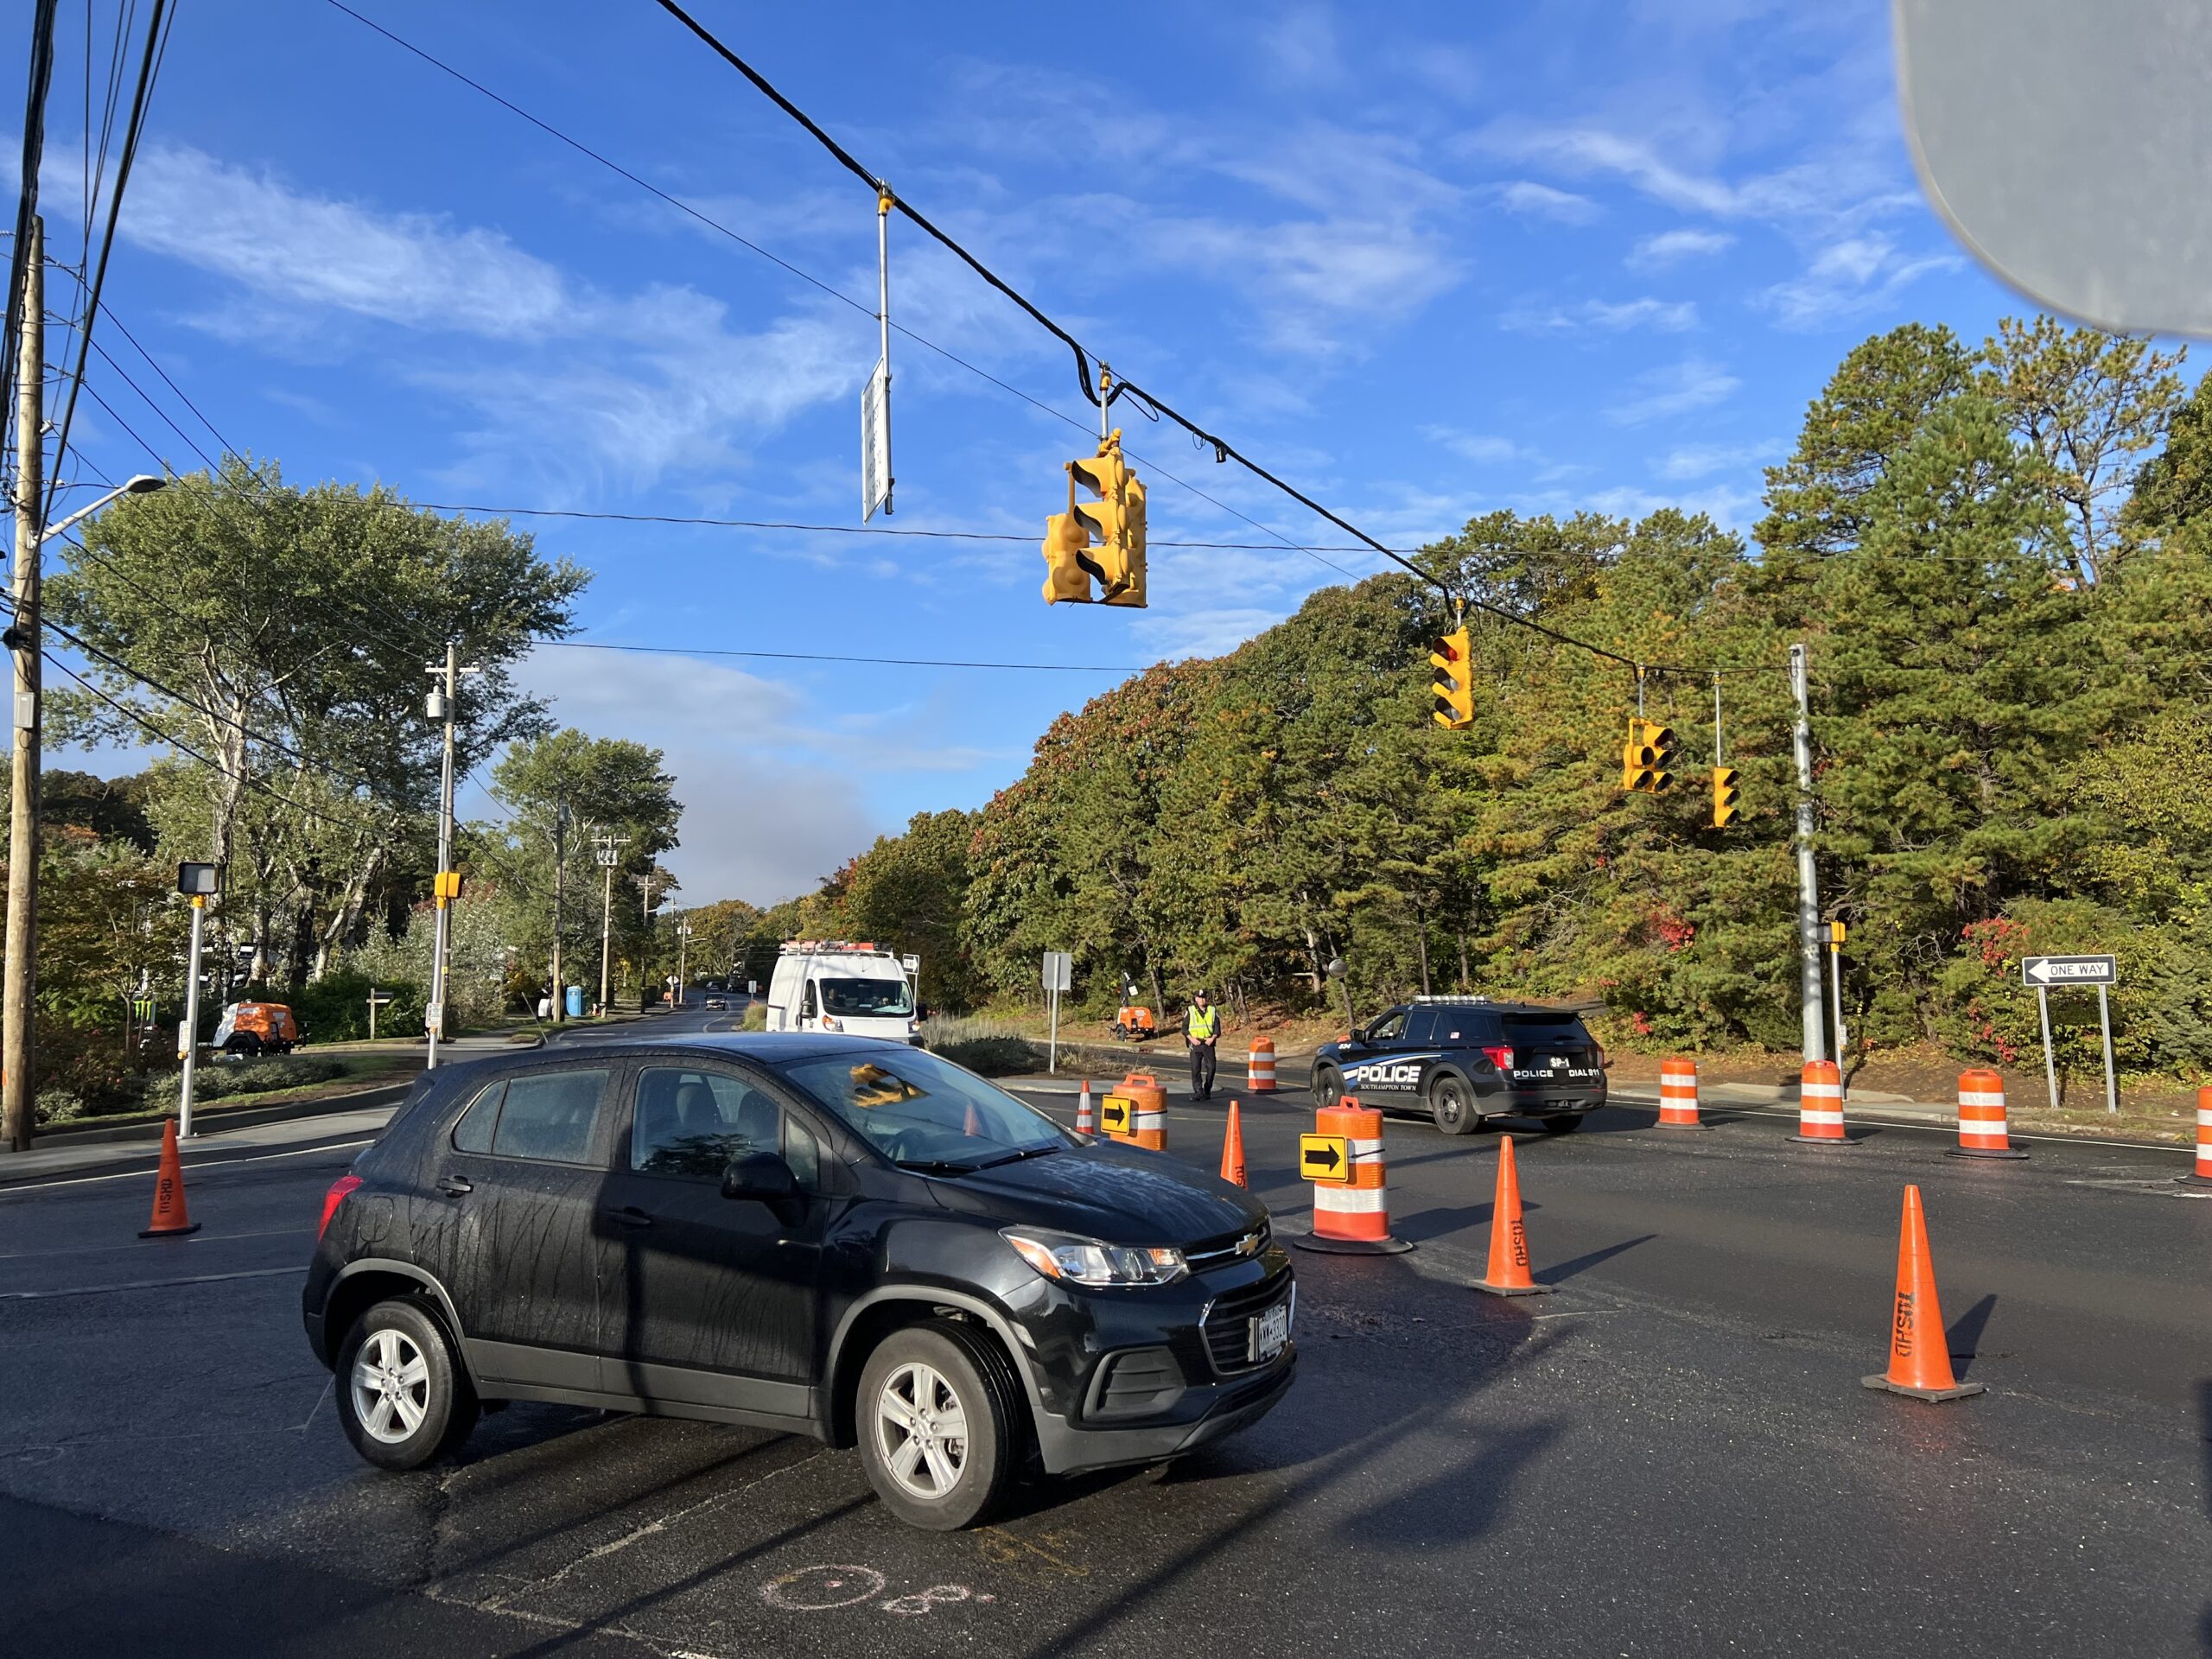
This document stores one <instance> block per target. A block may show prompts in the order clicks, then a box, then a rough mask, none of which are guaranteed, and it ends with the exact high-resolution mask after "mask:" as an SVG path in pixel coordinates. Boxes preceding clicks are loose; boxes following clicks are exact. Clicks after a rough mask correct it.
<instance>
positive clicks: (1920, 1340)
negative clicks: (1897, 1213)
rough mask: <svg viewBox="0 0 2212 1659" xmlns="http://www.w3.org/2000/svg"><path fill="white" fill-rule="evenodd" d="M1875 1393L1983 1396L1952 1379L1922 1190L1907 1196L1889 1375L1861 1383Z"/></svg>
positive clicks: (1926, 1396)
mask: <svg viewBox="0 0 2212 1659" xmlns="http://www.w3.org/2000/svg"><path fill="white" fill-rule="evenodd" d="M1859 1381H1860V1382H1862V1383H1865V1384H1866V1386H1867V1387H1868V1388H1870V1389H1888V1390H1889V1391H1890V1392H1891V1394H1909V1395H1911V1396H1912V1397H1913V1398H1914V1399H1916V1400H1963V1399H1965V1398H1966V1397H1967V1395H1970V1394H1980V1393H1982V1392H1984V1390H1983V1388H1982V1385H1981V1384H1980V1383H1961V1382H1960V1381H1959V1380H1958V1379H1957V1378H1956V1377H1955V1376H1952V1375H1951V1351H1950V1345H1949V1339H1948V1338H1947V1337H1946V1336H1945V1334H1944V1331H1943V1309H1942V1306H1941V1305H1940V1304H1939V1303H1938V1302H1937V1301H1936V1264H1935V1263H1934V1262H1931V1261H1929V1258H1928V1218H1927V1217H1925V1216H1924V1215H1923V1214H1922V1213H1921V1209H1920V1189H1919V1188H1918V1187H1916V1186H1908V1187H1907V1188H1905V1190H1904V1224H1902V1225H1901V1226H1900V1227H1899V1229H1898V1231H1897V1300H1896V1302H1895V1304H1894V1305H1893V1306H1892V1308H1891V1316H1890V1369H1889V1370H1887V1371H1885V1372H1884V1373H1883V1374H1882V1375H1881V1376H1864V1377H1861V1378H1859Z"/></svg>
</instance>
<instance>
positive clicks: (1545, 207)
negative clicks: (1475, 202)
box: [1497, 179, 1599, 225]
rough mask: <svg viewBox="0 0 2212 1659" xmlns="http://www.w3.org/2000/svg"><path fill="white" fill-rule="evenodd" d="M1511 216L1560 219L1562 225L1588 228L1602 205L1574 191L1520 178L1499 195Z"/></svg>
mask: <svg viewBox="0 0 2212 1659" xmlns="http://www.w3.org/2000/svg"><path fill="white" fill-rule="evenodd" d="M1497 199H1498V200H1499V201H1501V202H1502V203H1503V204H1504V206H1505V209H1506V211H1507V212H1508V213H1523V214H1526V215H1528V216H1529V217H1530V218H1532V219H1557V220H1558V221H1559V222H1560V224H1562V225H1587V224H1588V223H1589V222H1590V221H1591V220H1592V219H1595V218H1597V217H1598V213H1599V208H1598V204H1597V203H1596V202H1594V201H1592V200H1590V198H1589V197H1587V196H1578V195H1576V194H1574V193H1573V191H1572V190H1555V189H1554V188H1552V187H1551V186H1550V185H1548V184H1538V183H1537V182H1535V181H1534V180H1533V179H1516V180H1515V181H1513V182H1512V183H1511V184H1509V185H1507V186H1506V187H1505V188H1503V189H1502V190H1500V191H1499V192H1498V193H1497Z"/></svg>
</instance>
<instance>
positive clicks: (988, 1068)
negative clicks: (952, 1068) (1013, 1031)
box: [929, 1037, 1045, 1077]
mask: <svg viewBox="0 0 2212 1659" xmlns="http://www.w3.org/2000/svg"><path fill="white" fill-rule="evenodd" d="M929 1048H930V1052H931V1053H932V1054H941V1055H943V1056H944V1058H946V1059H948V1060H950V1061H951V1062H952V1063H953V1064H954V1065H964V1066H966V1067H967V1068H968V1069H969V1071H973V1072H975V1073H976V1075H977V1076H978V1077H1013V1076H1015V1075H1017V1074H1019V1073H1020V1072H1024V1071H1036V1070H1037V1069H1038V1068H1039V1066H1041V1065H1044V1064H1045V1051H1044V1050H1043V1049H1041V1048H1039V1047H1038V1046H1036V1045H1035V1044H1034V1043H1033V1042H1031V1041H1029V1039H1027V1038H1025V1037H970V1038H967V1039H964V1040H963V1041H960V1042H956V1043H938V1042H932V1043H931V1044H930V1046H929Z"/></svg>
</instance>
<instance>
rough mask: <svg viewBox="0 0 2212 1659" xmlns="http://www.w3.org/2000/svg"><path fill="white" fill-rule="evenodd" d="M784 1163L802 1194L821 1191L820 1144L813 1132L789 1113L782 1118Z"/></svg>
mask: <svg viewBox="0 0 2212 1659" xmlns="http://www.w3.org/2000/svg"><path fill="white" fill-rule="evenodd" d="M784 1161H785V1163H787V1164H789V1165H790V1166H791V1175H792V1177H793V1179H796V1180H797V1181H798V1186H799V1191H800V1192H820V1191H821V1190H822V1142H821V1141H819V1140H817V1138H816V1137H815V1134H814V1131H813V1130H811V1129H810V1128H807V1127H806V1125H805V1124H804V1123H802V1122H799V1121H798V1118H796V1117H793V1116H791V1115H790V1114H789V1113H786V1114H785V1116H784Z"/></svg>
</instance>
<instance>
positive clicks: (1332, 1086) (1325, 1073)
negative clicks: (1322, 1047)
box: [1313, 1065, 1344, 1106]
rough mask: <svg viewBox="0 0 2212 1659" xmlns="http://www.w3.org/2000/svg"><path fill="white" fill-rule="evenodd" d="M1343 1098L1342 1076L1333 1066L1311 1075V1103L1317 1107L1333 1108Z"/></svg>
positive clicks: (1320, 1068) (1321, 1068)
mask: <svg viewBox="0 0 2212 1659" xmlns="http://www.w3.org/2000/svg"><path fill="white" fill-rule="evenodd" d="M1343 1098H1344V1073H1343V1072H1341V1071H1338V1070H1337V1068H1336V1067H1334V1066H1333V1065H1325V1066H1321V1067H1319V1068H1318V1069H1317V1070H1316V1071H1314V1073H1313V1102H1314V1104H1316V1105H1318V1106H1334V1105H1335V1104H1336V1103H1338V1101H1340V1100H1342V1099H1343Z"/></svg>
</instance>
